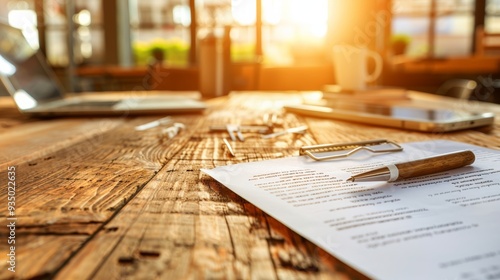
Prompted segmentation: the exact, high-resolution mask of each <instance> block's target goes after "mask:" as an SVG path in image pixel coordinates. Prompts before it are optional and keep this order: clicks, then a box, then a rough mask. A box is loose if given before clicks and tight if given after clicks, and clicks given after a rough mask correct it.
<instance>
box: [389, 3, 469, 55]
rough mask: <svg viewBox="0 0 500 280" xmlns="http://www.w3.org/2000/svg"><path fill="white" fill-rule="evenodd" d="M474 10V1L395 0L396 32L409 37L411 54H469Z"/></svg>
mask: <svg viewBox="0 0 500 280" xmlns="http://www.w3.org/2000/svg"><path fill="white" fill-rule="evenodd" d="M474 10H475V1H474V0H394V1H393V6H392V11H393V26H392V34H393V35H394V36H401V35H405V36H407V37H408V38H409V45H408V49H407V51H406V53H405V54H406V55H407V56H412V57H452V56H464V55H469V54H470V53H471V52H472V44H473V41H474V40H473V34H474Z"/></svg>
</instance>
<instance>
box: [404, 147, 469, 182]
mask: <svg viewBox="0 0 500 280" xmlns="http://www.w3.org/2000/svg"><path fill="white" fill-rule="evenodd" d="M475 159H476V157H475V155H474V153H473V152H471V151H461V152H454V153H449V154H444V155H438V156H435V157H429V158H425V159H420V160H415V161H411V162H405V163H398V164H396V166H397V167H398V170H399V177H398V179H406V178H412V177H418V176H423V175H429V174H433V173H438V172H443V171H448V170H451V169H455V168H459V167H462V166H466V165H470V164H472V163H473V162H474V160H475Z"/></svg>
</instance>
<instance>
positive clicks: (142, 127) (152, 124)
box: [135, 117, 173, 131]
mask: <svg viewBox="0 0 500 280" xmlns="http://www.w3.org/2000/svg"><path fill="white" fill-rule="evenodd" d="M171 122H173V120H172V118H171V117H164V118H161V119H158V120H155V121H152V122H148V123H145V124H141V125H138V126H136V127H135V130H137V131H143V130H147V129H150V128H154V127H157V126H160V125H165V124H170V123H171Z"/></svg>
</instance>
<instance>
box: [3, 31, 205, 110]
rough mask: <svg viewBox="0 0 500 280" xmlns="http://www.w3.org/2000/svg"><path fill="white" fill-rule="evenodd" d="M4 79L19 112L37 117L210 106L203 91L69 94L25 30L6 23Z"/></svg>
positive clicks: (193, 108)
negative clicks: (201, 92)
mask: <svg viewBox="0 0 500 280" xmlns="http://www.w3.org/2000/svg"><path fill="white" fill-rule="evenodd" d="M0 79H1V82H2V84H3V85H4V87H5V88H6V90H7V92H9V94H10V95H11V96H12V97H13V98H14V101H15V103H16V106H17V107H18V109H19V111H20V112H21V113H23V114H28V115H34V116H58V115H136V114H171V113H192V112H202V111H203V110H204V109H206V104H205V103H204V102H202V101H200V100H199V97H200V94H199V92H177V93H175V94H174V93H173V92H168V91H165V92H163V91H156V92H154V94H153V95H152V92H147V91H145V90H144V91H129V92H119V94H105V93H102V94H101V96H99V94H94V95H93V96H92V95H86V94H82V93H79V94H71V93H66V92H64V90H63V87H62V86H61V85H60V84H59V82H58V80H57V78H56V76H55V74H54V72H53V71H52V69H51V68H50V67H49V65H48V64H47V62H46V60H45V57H44V56H43V55H42V54H41V52H40V51H39V50H38V49H36V48H32V47H31V46H30V45H29V43H28V41H27V40H26V38H25V37H24V36H23V33H22V31H21V30H19V29H17V28H14V27H11V26H10V25H8V24H6V23H3V22H0ZM124 93H125V94H124ZM118 96H119V97H118ZM124 96H125V97H124Z"/></svg>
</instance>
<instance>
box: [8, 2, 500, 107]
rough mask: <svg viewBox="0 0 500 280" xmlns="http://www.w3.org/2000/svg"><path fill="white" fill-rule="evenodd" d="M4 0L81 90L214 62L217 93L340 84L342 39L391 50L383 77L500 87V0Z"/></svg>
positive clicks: (435, 85) (195, 83)
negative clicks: (336, 64)
mask: <svg viewBox="0 0 500 280" xmlns="http://www.w3.org/2000/svg"><path fill="white" fill-rule="evenodd" d="M0 2H1V5H0V18H1V19H2V20H4V21H7V22H8V23H9V24H10V25H12V26H15V27H18V28H20V29H22V30H23V33H24V35H25V37H26V38H27V39H28V41H29V43H30V44H31V45H32V46H33V47H34V48H39V49H40V51H41V52H42V53H43V54H45V56H46V58H47V60H48V62H49V64H50V65H51V66H52V68H53V69H54V70H55V71H56V73H58V77H59V78H60V80H61V82H62V83H63V85H64V86H65V87H66V88H67V89H68V90H70V91H88V90H93V91H100V90H140V89H146V90H149V89H166V90H199V89H200V88H202V87H203V86H204V85H201V84H200V83H202V80H201V79H200V75H201V74H200V72H203V73H205V72H207V71H208V72H209V76H208V78H209V79H215V80H217V81H218V86H216V87H217V90H216V91H215V92H211V93H209V95H214V96H217V95H222V94H226V93H227V92H229V91H231V90H321V89H323V88H324V86H325V85H328V84H335V75H334V73H333V69H332V57H331V49H332V46H333V45H335V44H345V43H347V44H352V45H355V46H360V47H367V48H370V49H372V50H375V51H376V52H378V53H380V54H381V55H382V56H383V58H384V70H383V75H382V76H381V77H380V78H379V79H378V80H377V81H376V82H375V83H374V85H384V86H400V87H405V88H408V89H415V90H422V91H426V92H438V90H439V87H440V86H442V85H443V83H446V82H447V81H450V80H454V79H468V80H473V81H475V82H476V83H477V87H478V90H482V91H488V93H489V94H488V96H487V97H482V99H483V100H485V101H491V102H497V100H496V98H497V97H498V96H497V95H498V94H496V93H495V91H496V88H497V84H498V82H497V78H498V74H499V71H500V68H499V67H500V63H499V62H500V52H498V51H497V50H496V49H495V45H496V44H498V45H499V46H500V36H499V37H495V36H494V35H495V34H497V33H500V0H350V1H342V0H308V1H303V0H140V1H139V0H67V1H65V0H0ZM490 35H492V36H491V38H490V37H489V36H490ZM497 41H498V42H497ZM499 49H500V48H499ZM203 75H204V74H203ZM203 83H204V82H203Z"/></svg>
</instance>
